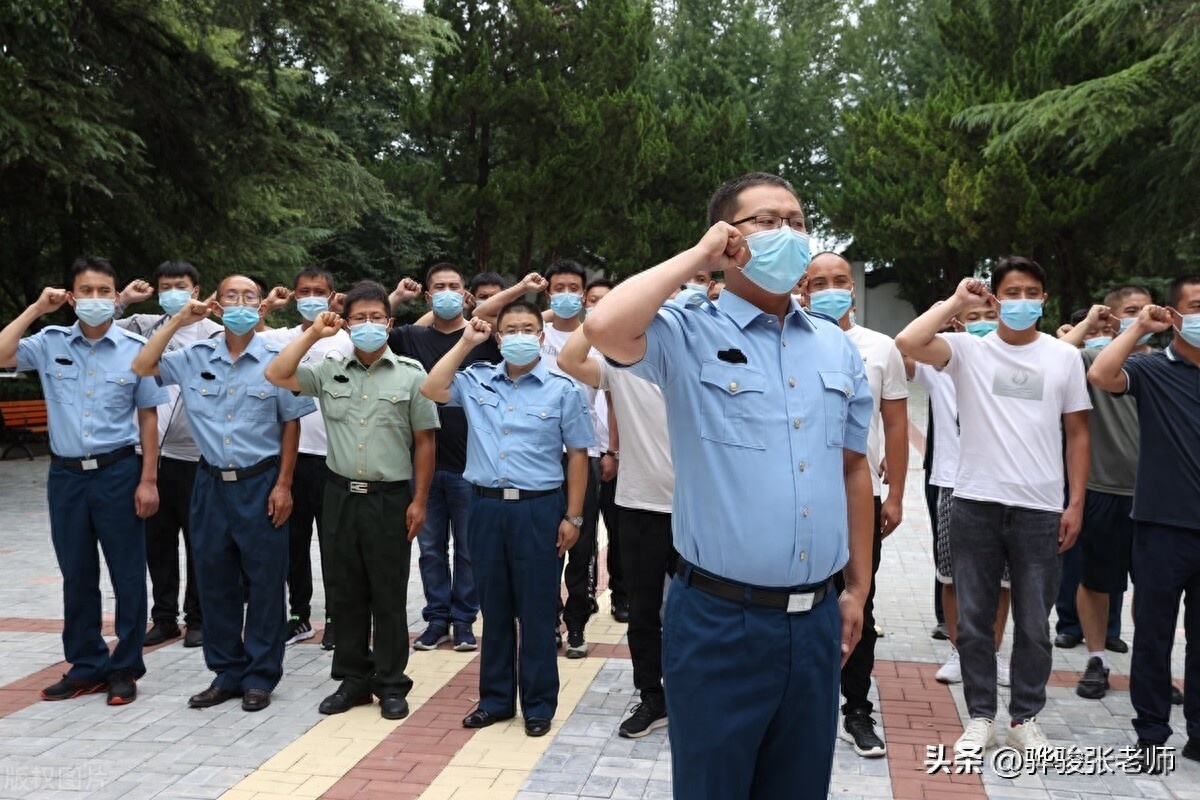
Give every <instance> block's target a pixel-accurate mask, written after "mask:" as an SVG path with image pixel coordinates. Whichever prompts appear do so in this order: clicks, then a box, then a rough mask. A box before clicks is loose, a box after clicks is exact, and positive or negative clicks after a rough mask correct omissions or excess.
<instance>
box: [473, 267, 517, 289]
mask: <svg viewBox="0 0 1200 800" xmlns="http://www.w3.org/2000/svg"><path fill="white" fill-rule="evenodd" d="M507 285H508V284H507V282H506V281H505V280H504V278H503V277H501V275H500V273H499V272H481V273H479V274H478V275H476V276H475V277H474V278H471V294H475V292H477V291H478V290H479V287H480V286H499V287H500V288H501V289H503V288H504V287H505V286H507Z"/></svg>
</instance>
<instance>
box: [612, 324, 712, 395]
mask: <svg viewBox="0 0 1200 800" xmlns="http://www.w3.org/2000/svg"><path fill="white" fill-rule="evenodd" d="M687 313H699V312H688V311H685V310H683V308H681V307H680V306H677V305H675V304H672V303H668V304H666V305H664V306H663V307H662V308H660V309H659V310H658V313H657V314H655V315H654V319H653V320H651V321H650V327H649V328H647V329H646V354H645V355H643V356H642V360H641V361H639V362H637V363H636V364H630V365H629V366H628V369H629V371H630V372H632V373H633V374H634V375H637V376H638V377H639V378H642V379H644V380H647V381H649V382H650V383H653V384H657V385H658V386H659V387H664V388H665V387H666V385H667V383H668V382H669V381H670V379H671V373H670V366H671V363H672V361H673V360H674V359H676V358H678V354H679V353H682V352H683V351H684V350H685V349H686V346H687V345H686V341H687V340H686V335H685V330H686V327H687V323H686V318H685V316H684V315H685V314H687Z"/></svg>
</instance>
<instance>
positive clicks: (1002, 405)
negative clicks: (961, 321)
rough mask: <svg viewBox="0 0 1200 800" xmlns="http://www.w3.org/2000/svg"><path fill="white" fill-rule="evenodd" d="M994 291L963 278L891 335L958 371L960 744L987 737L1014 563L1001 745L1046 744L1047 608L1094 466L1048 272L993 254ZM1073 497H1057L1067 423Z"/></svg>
mask: <svg viewBox="0 0 1200 800" xmlns="http://www.w3.org/2000/svg"><path fill="white" fill-rule="evenodd" d="M991 280H992V285H991V291H990V292H989V291H988V287H987V285H986V284H985V283H984V282H983V281H981V280H979V279H977V278H966V279H964V280H963V281H962V282H961V283H960V284H959V285H958V289H957V290H956V291H955V293H954V294H953V295H952V296H951V297H950V298H949V299H948V300H947V301H946V302H945V303H943V304H942V305H940V306H937V307H935V308H932V309H930V310H929V311H926V312H925V313H924V314H922V315H921V316H920V317H918V318H917V319H916V320H914V321H913V322H912V323H911V324H909V326H908V327H907V328H905V329H904V330H903V331H902V332H901V333H900V335H899V336H897V337H896V344H897V346H898V347H899V348H900V351H901V352H902V353H904V354H905V355H907V356H909V357H911V358H914V359H916V360H917V361H921V362H924V363H926V364H931V365H933V366H935V367H938V368H940V369H942V370H943V371H944V372H946V374H947V375H949V376H950V377H951V379H953V381H954V385H955V390H956V392H957V397H958V419H959V427H960V436H961V449H960V452H959V462H958V473H957V475H956V476H955V481H954V510H953V522H952V525H951V530H950V537H951V538H950V548H951V553H952V556H953V559H954V583H955V587H956V589H957V596H958V650H959V654H960V658H961V661H962V674H963V690H964V695H965V697H966V701H967V710H968V712H969V714H970V717H971V719H970V722H969V723H968V724H967V726H966V731H965V732H964V733H963V735H962V736H961V737H959V739H958V741H957V742H956V743H955V745H954V747H955V751H956V752H958V753H962V754H967V753H970V754H977V753H982V751H983V750H984V749H985V748H987V747H988V746H990V745H991V744H992V743H993V742H994V740H995V731H994V725H993V721H994V720H995V717H996V658H995V649H994V642H993V624H994V622H995V616H996V603H997V600H998V594H999V591H1000V574H1001V571H1002V570H1003V568H1004V562H1005V559H1006V558H1007V561H1008V564H1009V568H1010V571H1011V574H1012V593H1013V625H1014V637H1013V659H1012V694H1011V697H1010V700H1009V714H1010V716H1011V727H1010V729H1009V731H1008V736H1007V744H1008V745H1009V746H1010V747H1015V748H1017V749H1033V750H1035V751H1038V752H1045V751H1046V750H1047V749H1049V747H1050V745H1049V742H1048V740H1047V739H1046V736H1045V734H1044V733H1043V732H1042V730H1041V728H1040V726H1039V725H1038V723H1037V721H1036V717H1037V714H1038V713H1039V712H1040V711H1041V710H1042V708H1043V707H1045V704H1046V682H1047V681H1048V680H1049V678H1050V670H1051V667H1052V665H1053V654H1052V652H1051V651H1052V646H1051V643H1050V635H1049V626H1048V624H1047V620H1048V619H1049V616H1050V608H1051V606H1052V605H1053V603H1054V598H1055V596H1056V595H1057V593H1058V582H1059V577H1060V565H1059V562H1060V553H1062V551H1063V550H1066V549H1067V548H1068V547H1070V546H1071V545H1072V544H1073V543H1074V542H1075V539H1076V537H1077V536H1078V535H1079V528H1080V523H1081V521H1082V517H1083V503H1084V494H1085V490H1086V487H1087V478H1088V460H1089V450H1088V441H1089V440H1088V410H1089V409H1090V408H1091V401H1090V400H1089V398H1088V393H1087V383H1086V380H1085V378H1084V373H1083V362H1082V361H1081V360H1080V358H1079V354H1078V352H1077V351H1076V350H1075V348H1073V347H1071V346H1070V345H1067V344H1063V343H1062V342H1060V341H1058V340H1056V339H1055V338H1054V337H1052V336H1049V335H1046V334H1042V333H1039V332H1038V329H1037V325H1036V323H1037V321H1038V319H1039V318H1040V317H1041V315H1042V309H1043V305H1044V303H1045V299H1046V290H1045V286H1046V274H1045V272H1044V271H1043V270H1042V268H1041V267H1040V266H1039V265H1038V264H1037V263H1035V262H1033V261H1031V260H1029V259H1027V258H1023V257H1020V256H1010V257H1007V258H1003V259H1001V260H1000V261H999V262H998V263H997V264H996V267H995V268H994V269H993V271H992V278H991ZM997 301H998V302H999V306H1000V326H999V328H997V330H996V331H994V332H993V333H989V334H988V335H987V336H984V337H982V338H977V337H975V336H952V335H939V334H938V333H937V331H938V330H939V329H940V328H941V327H942V326H943V325H945V324H946V322H947V321H948V320H949V319H950V318H951V317H954V316H956V315H958V314H960V313H962V312H964V311H965V310H967V309H969V308H975V307H978V306H981V305H984V304H987V303H996V302H997ZM1064 433H1065V438H1066V453H1065V455H1066V472H1067V480H1068V484H1069V497H1068V502H1067V507H1066V509H1063V463H1064V459H1063V456H1064V452H1063V434H1064Z"/></svg>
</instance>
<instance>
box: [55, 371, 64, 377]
mask: <svg viewBox="0 0 1200 800" xmlns="http://www.w3.org/2000/svg"><path fill="white" fill-rule="evenodd" d="M54 377H56V378H61V377H62V373H61V372H56V373H54Z"/></svg>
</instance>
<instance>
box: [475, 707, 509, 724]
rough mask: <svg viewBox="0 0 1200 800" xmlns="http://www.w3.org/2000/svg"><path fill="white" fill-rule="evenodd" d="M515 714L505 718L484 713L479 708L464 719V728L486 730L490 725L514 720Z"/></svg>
mask: <svg viewBox="0 0 1200 800" xmlns="http://www.w3.org/2000/svg"><path fill="white" fill-rule="evenodd" d="M513 716H514V715H513V714H509V715H507V716H503V715H500V714H492V713H491V712H488V711H484V710H483V709H482V708H477V709H475V710H474V711H472V712H471V713H470V714H467V716H465V717H463V727H464V728H486V727H487V726H489V725H495V724H496V723H497V722H504V721H505V720H510V719H512V718H513Z"/></svg>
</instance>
